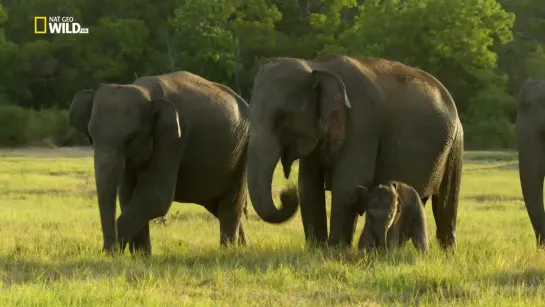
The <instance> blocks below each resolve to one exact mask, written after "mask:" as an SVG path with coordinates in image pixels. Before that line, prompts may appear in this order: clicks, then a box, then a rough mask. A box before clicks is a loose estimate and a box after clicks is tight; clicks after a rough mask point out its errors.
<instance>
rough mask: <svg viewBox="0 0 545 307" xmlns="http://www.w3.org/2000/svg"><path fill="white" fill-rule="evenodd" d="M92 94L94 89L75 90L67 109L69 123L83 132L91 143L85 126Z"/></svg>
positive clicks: (91, 104)
mask: <svg viewBox="0 0 545 307" xmlns="http://www.w3.org/2000/svg"><path fill="white" fill-rule="evenodd" d="M94 96H95V91H94V90H83V91H79V92H77V93H76V94H75V95H74V98H73V99H72V104H71V105H70V109H69V110H68V122H69V123H70V126H72V127H74V128H75V129H76V130H77V131H79V132H81V133H83V134H85V136H86V137H87V138H88V139H89V142H90V143H91V144H93V139H92V138H91V135H90V134H89V129H88V128H87V126H88V125H89V119H90V118H91V111H92V110H93V98H94Z"/></svg>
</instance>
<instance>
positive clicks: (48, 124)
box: [0, 105, 89, 146]
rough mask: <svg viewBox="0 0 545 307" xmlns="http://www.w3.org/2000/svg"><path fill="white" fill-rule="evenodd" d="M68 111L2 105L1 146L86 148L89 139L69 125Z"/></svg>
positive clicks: (0, 108)
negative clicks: (37, 109) (38, 109)
mask: <svg viewBox="0 0 545 307" xmlns="http://www.w3.org/2000/svg"><path fill="white" fill-rule="evenodd" d="M67 112H68V111H67V110H57V109H49V110H41V111H36V110H32V109H25V108H22V107H19V106H14V105H0V146H24V145H48V146H52V145H54V146H78V145H79V146H84V145H89V142H88V140H87V138H85V136H84V135H83V134H81V133H79V132H78V131H76V130H75V129H74V128H72V127H71V126H70V125H69V124H68V114H67Z"/></svg>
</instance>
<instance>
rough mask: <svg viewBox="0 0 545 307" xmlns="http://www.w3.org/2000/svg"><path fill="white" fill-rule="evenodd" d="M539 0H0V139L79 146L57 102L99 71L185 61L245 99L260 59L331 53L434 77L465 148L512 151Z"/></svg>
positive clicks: (152, 69) (537, 51)
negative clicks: (47, 28) (74, 27)
mask: <svg viewBox="0 0 545 307" xmlns="http://www.w3.org/2000/svg"><path fill="white" fill-rule="evenodd" d="M542 2H543V0H525V1H510V0H404V1H403V0H390V1H388V0H386V1H379V0H365V1H363V0H164V1H147V0H0V24H1V26H2V28H1V30H0V68H1V69H0V123H1V125H0V145H25V144H32V143H36V142H40V143H43V142H44V138H45V139H46V142H47V143H48V144H54V145H74V144H84V143H85V139H82V137H81V136H80V135H78V134H76V133H74V132H73V131H72V130H71V129H69V128H68V126H67V121H66V118H65V117H66V116H65V111H63V110H66V109H67V108H68V106H69V104H70V101H71V98H72V96H73V94H74V93H75V92H76V91H78V90H81V89H88V88H96V87H97V86H98V85H99V83H101V82H118V83H130V82H132V81H133V80H134V79H135V78H136V77H138V76H144V75H152V74H161V73H167V72H171V71H175V70H188V71H191V72H193V73H196V74H199V75H202V76H204V77H205V78H208V79H210V80H214V81H217V82H221V83H224V84H227V85H229V86H230V87H232V88H233V89H234V90H236V91H237V92H239V93H241V94H242V95H243V97H245V98H246V99H249V97H250V95H251V90H252V82H253V76H254V74H255V72H256V70H257V69H258V67H259V65H260V63H261V62H262V61H263V59H265V58H267V57H273V56H290V57H303V58H312V57H315V56H317V55H321V54H325V53H344V54H348V55H365V56H377V57H385V58H389V59H393V60H398V61H402V62H404V63H406V64H409V65H414V66H417V67H420V68H422V69H424V70H426V71H428V72H430V73H432V74H434V75H435V76H436V77H438V78H439V79H440V80H441V81H442V82H443V83H444V84H445V85H446V86H447V88H448V89H449V90H450V91H451V93H452V95H453V96H454V99H455V101H456V103H457V106H458V108H459V111H460V114H461V116H462V117H463V123H464V128H465V130H466V146H467V148H473V149H492V148H511V147H512V146H513V144H514V127H513V122H514V120H515V117H516V104H515V100H514V97H515V96H516V94H517V92H518V90H519V88H520V86H521V84H522V82H524V81H525V80H526V79H528V78H540V77H545V35H543V33H545V6H544V5H543V3H542ZM34 16H72V17H74V19H75V21H76V22H79V23H80V24H81V25H82V26H83V27H88V28H89V34H87V35H35V34H33V31H32V30H33V27H34V25H33V22H34V20H33V18H34ZM30 110H34V111H30ZM43 110H47V111H43ZM42 112H44V113H42Z"/></svg>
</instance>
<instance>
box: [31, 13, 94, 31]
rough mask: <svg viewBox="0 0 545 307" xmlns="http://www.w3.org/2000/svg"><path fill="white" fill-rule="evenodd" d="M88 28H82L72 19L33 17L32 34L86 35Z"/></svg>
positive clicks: (66, 17) (64, 17)
mask: <svg viewBox="0 0 545 307" xmlns="http://www.w3.org/2000/svg"><path fill="white" fill-rule="evenodd" d="M87 33H89V28H82V27H81V25H80V24H79V23H77V22H74V17H69V16H35V17H34V34H87Z"/></svg>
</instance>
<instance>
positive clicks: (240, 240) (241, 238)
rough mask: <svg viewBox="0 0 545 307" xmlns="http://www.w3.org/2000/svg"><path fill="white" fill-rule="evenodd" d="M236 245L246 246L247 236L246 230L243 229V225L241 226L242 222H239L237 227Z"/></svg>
mask: <svg viewBox="0 0 545 307" xmlns="http://www.w3.org/2000/svg"><path fill="white" fill-rule="evenodd" d="M238 245H240V246H248V245H249V244H248V238H247V237H246V232H245V231H244V227H243V226H242V223H240V227H239V228H238Z"/></svg>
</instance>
